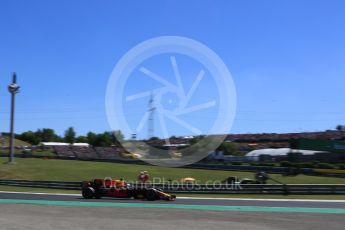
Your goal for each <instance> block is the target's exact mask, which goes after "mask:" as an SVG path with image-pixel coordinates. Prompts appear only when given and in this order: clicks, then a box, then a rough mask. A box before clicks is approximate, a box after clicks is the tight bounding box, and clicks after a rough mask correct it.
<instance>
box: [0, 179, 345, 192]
mask: <svg viewBox="0 0 345 230" xmlns="http://www.w3.org/2000/svg"><path fill="white" fill-rule="evenodd" d="M0 185H9V186H20V187H32V188H52V189H68V190H80V189H81V182H68V181H30V180H7V179H2V180H0ZM131 186H133V187H141V186H142V185H140V184H132V185H131ZM147 186H150V187H154V188H159V189H162V190H164V191H166V192H171V193H195V194H284V195H330V194H333V195H336V194H343V195H344V194H345V184H287V185H284V184H239V183H233V184H177V183H176V184H174V183H171V184H168V183H166V184H151V185H147Z"/></svg>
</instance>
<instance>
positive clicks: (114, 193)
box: [82, 179, 176, 201]
mask: <svg viewBox="0 0 345 230" xmlns="http://www.w3.org/2000/svg"><path fill="white" fill-rule="evenodd" d="M82 196H83V197H84V198H85V199H92V198H96V199H100V198H102V197H116V198H134V199H146V200H149V201H154V200H166V201H173V200H176V196H175V195H170V194H168V193H165V192H163V191H162V190H160V189H157V188H152V187H149V186H147V185H137V186H132V185H130V184H127V183H126V182H125V181H123V180H111V179H94V180H93V181H84V182H83V183H82Z"/></svg>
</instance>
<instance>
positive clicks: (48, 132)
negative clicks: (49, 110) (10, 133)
mask: <svg viewBox="0 0 345 230" xmlns="http://www.w3.org/2000/svg"><path fill="white" fill-rule="evenodd" d="M16 138H17V139H19V140H22V141H25V142H28V143H30V144H32V145H38V144H39V143H41V142H66V143H70V144H73V143H88V144H90V145H92V146H101V147H106V146H112V145H118V144H119V141H122V140H123V138H124V136H123V134H122V133H121V131H115V132H104V133H93V132H88V133H87V135H85V136H83V135H81V136H77V135H76V132H75V131H74V129H73V127H70V128H68V129H67V130H66V131H65V133H64V136H59V135H57V134H56V133H55V131H54V130H53V129H49V128H45V129H38V130H36V131H35V132H33V131H27V132H23V133H21V134H17V135H16Z"/></svg>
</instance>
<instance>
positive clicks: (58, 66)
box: [0, 0, 345, 138]
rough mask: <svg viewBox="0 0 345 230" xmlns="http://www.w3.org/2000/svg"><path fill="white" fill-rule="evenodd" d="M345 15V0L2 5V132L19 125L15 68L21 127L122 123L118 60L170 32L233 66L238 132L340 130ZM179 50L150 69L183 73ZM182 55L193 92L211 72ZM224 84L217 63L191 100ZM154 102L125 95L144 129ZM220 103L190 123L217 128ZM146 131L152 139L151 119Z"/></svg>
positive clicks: (137, 83) (149, 85)
mask: <svg viewBox="0 0 345 230" xmlns="http://www.w3.org/2000/svg"><path fill="white" fill-rule="evenodd" d="M344 12H345V2H344V1H341V0H339V1H336V0H331V1H326V0H324V1H320V0H319V1H318V0H310V1H307V0H305V1H303V0H281V1H274V0H272V1H270V0H261V1H253V0H243V1H231V0H229V1H228V0H224V1H220V0H219V1H217V0H213V1H208V0H205V1H200V0H198V1H196V0H195V1H192V0H190V1H182V0H180V1H164V0H159V1H158V0H157V1H110V0H102V1H88V0H73V1H67V0H59V1H57V0H52V1H43V0H31V1H25V0H21V1H19V0H0V131H1V132H8V130H9V111H10V94H9V93H8V91H7V85H8V84H9V83H10V81H11V74H12V72H13V71H15V72H17V75H18V84H19V85H20V86H21V92H20V93H19V94H18V95H17V97H16V111H17V112H16V126H15V130H16V132H17V133H20V132H23V131H26V130H36V129H38V128H53V129H55V130H56V131H57V133H58V134H63V132H64V130H66V129H67V128H68V127H70V126H73V127H74V128H75V130H76V131H77V133H78V134H80V135H82V134H85V133H87V132H88V131H94V132H103V131H107V130H111V125H110V124H109V123H108V121H107V116H106V108H105V95H106V89H107V84H108V80H109V78H110V76H111V73H112V71H113V69H114V67H115V66H116V64H117V62H118V61H119V60H120V59H121V57H122V56H123V55H125V54H126V53H127V52H128V51H129V50H131V49H132V48H133V47H134V46H136V45H137V44H139V43H141V42H144V41H146V40H147V39H151V38H155V37H160V36H181V37H186V38H190V39H193V40H195V41H198V42H200V43H202V44H204V45H206V46H207V47H209V48H210V49H211V50H213V51H214V52H215V53H216V54H217V55H218V56H219V57H220V58H221V59H222V60H223V62H224V63H225V64H226V66H227V68H228V69H229V71H230V72H231V74H232V78H233V82H234V86H235V88H236V95H237V97H236V100H237V109H236V113H235V119H234V122H233V126H232V128H231V130H229V133H263V132H268V133H273V132H278V133H285V132H302V131H319V130H326V129H334V128H335V126H336V125H337V124H344V123H345V108H344V103H343V102H344V99H345V92H344V86H345V29H344V28H345V14H344ZM173 55H174V54H173ZM170 57H171V54H167V55H165V56H164V55H162V56H161V57H158V58H156V59H155V58H152V59H150V60H146V62H145V63H143V65H141V66H145V67H147V68H150V70H152V71H155V73H159V74H161V75H165V76H170V77H171V76H173V74H172V73H171V68H169V67H171V62H170ZM176 61H177V63H178V64H179V68H180V72H181V75H183V76H182V78H183V79H184V81H185V82H184V83H183V84H184V87H185V89H186V90H188V88H190V87H191V85H192V84H193V82H194V81H195V79H196V76H197V74H198V72H199V71H200V69H202V67H201V66H200V63H198V62H197V61H196V60H189V59H188V57H183V56H181V55H178V54H176ZM155 62H156V63H155ZM192 62H194V64H189V63H192ZM138 68H139V67H138ZM169 71H170V72H169ZM169 73H170V75H169ZM134 77H137V78H134ZM146 77H147V76H146ZM133 79H135V80H133ZM212 79H213V78H212V73H210V72H208V71H207V70H205V77H204V79H203V81H202V83H201V84H200V89H199V92H198V93H196V94H195V97H194V99H193V100H192V101H191V103H194V104H195V105H196V104H198V103H205V102H208V101H210V100H211V101H212V100H213V99H214V100H215V101H217V100H218V99H219V97H221V96H220V95H218V94H217V93H219V92H218V91H217V86H216V85H215V84H216V83H215V82H214V81H213V80H212ZM151 80H152V79H151ZM154 88H155V83H153V82H152V81H151V82H150V80H147V79H146V78H145V74H143V73H142V72H141V73H140V71H138V69H135V70H134V71H133V74H132V75H131V76H130V77H129V78H128V84H126V87H125V89H124V92H126V96H128V95H129V94H130V93H132V94H135V93H140V92H142V91H143V90H144V91H145V90H146V91H147V90H153V89H154ZM127 94H128V95H127ZM164 97H166V99H165V101H164V103H165V106H167V107H168V109H173V108H169V106H172V107H174V106H176V105H174V103H176V101H178V99H176V95H174V94H170V95H169V94H167V95H164ZM174 97H175V98H174ZM148 101H149V97H148V98H144V99H141V100H138V101H137V102H134V103H136V104H130V103H129V104H126V103H125V102H126V101H124V107H123V109H124V113H125V115H126V118H127V121H128V123H129V125H130V126H131V127H133V129H134V130H135V129H136V127H137V126H138V122H139V121H140V119H141V118H142V116H143V113H145V111H147V108H148ZM155 103H161V101H158V99H156V101H155ZM162 103H163V102H162ZM164 103H163V104H164ZM125 104H126V105H125ZM156 106H158V105H156ZM156 106H155V107H156ZM131 108H132V109H131ZM133 108H135V109H134V110H135V111H134V112H133ZM218 108H219V107H218V106H217V102H216V104H215V106H214V107H213V108H206V109H205V111H200V112H197V113H194V114H193V113H191V114H189V118H186V120H185V121H186V122H188V123H189V122H191V123H193V122H194V123H193V126H195V127H196V126H197V127H198V129H199V130H201V131H202V132H207V131H208V130H209V128H210V126H212V122H214V118H215V114H216V113H218V114H219V113H222V111H217V109H218ZM157 113H158V112H157V111H156V116H157ZM224 116H227V114H224ZM188 119H189V120H188ZM153 123H154V127H155V135H156V136H162V135H163V131H162V130H161V129H160V128H159V125H160V123H159V118H157V117H155V119H154V122H153ZM167 123H168V126H169V127H168V129H169V135H191V134H193V132H191V129H186V128H181V127H180V128H179V124H176V122H175V123H174V122H171V121H169V122H167ZM126 135H129V133H126ZM140 135H141V137H143V138H144V137H145V135H147V123H146V126H145V127H144V128H143V129H142V131H141V133H140Z"/></svg>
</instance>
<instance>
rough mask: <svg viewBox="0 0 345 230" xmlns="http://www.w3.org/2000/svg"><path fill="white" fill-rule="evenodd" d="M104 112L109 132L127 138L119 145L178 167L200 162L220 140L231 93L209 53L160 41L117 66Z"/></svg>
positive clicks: (191, 44)
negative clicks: (119, 132) (118, 133)
mask: <svg viewBox="0 0 345 230" xmlns="http://www.w3.org/2000/svg"><path fill="white" fill-rule="evenodd" d="M106 112H107V118H108V122H109V124H110V126H111V128H112V130H120V131H121V132H122V133H124V134H125V136H126V137H132V138H125V139H119V141H120V143H121V145H122V146H123V147H124V148H125V149H126V150H127V151H128V152H129V153H131V154H132V155H133V156H134V157H136V158H140V159H142V160H144V161H146V162H148V163H151V164H154V165H160V166H168V167H178V166H184V165H188V164H192V163H195V162H198V161H200V160H202V159H203V158H205V157H206V156H207V155H208V154H209V153H210V152H212V151H214V150H215V149H216V148H217V147H219V145H220V144H221V143H222V142H223V141H224V139H225V138H226V136H227V133H229V131H230V129H231V127H232V124H233V120H234V117H235V112H236V91H235V86H234V82H233V80H232V76H231V74H230V71H229V70H228V68H227V66H226V65H225V64H224V62H223V61H222V60H221V58H220V57H219V56H218V55H217V54H216V53H215V52H214V51H212V50H211V49H210V48H208V47H207V46H205V45H204V44H202V43H200V42H198V41H195V40H193V39H189V38H185V37H180V36H162V37H156V38H152V39H149V40H146V41H144V42H142V43H140V44H138V45H136V46H135V47H133V48H132V49H131V50H129V51H128V52H127V53H126V54H125V55H123V56H122V58H121V59H120V60H119V61H118V63H117V64H116V66H115V68H114V69H113V71H112V73H111V76H110V78H109V81H108V85H107V92H106ZM145 132H146V135H144V133H145ZM156 136H157V137H156Z"/></svg>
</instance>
